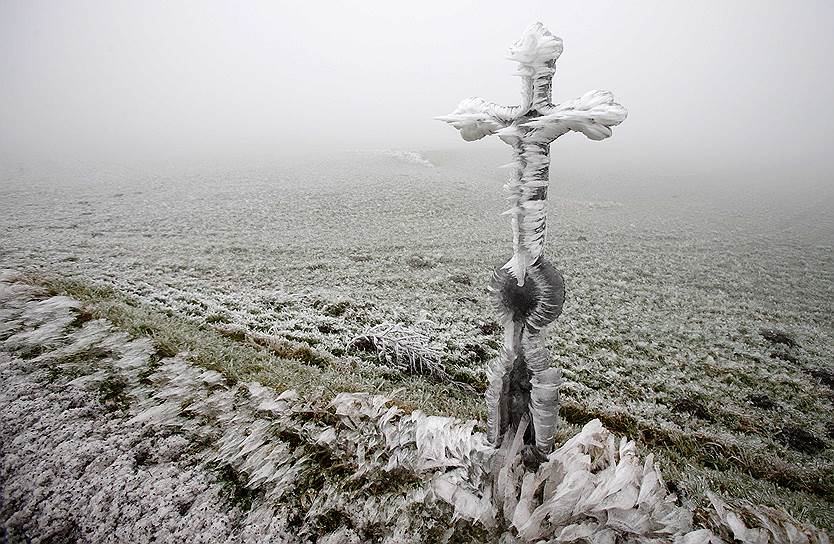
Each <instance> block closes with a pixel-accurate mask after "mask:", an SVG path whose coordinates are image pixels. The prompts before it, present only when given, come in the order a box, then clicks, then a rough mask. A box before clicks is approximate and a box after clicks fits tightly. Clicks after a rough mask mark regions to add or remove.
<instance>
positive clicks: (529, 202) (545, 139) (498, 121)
mask: <svg viewBox="0 0 834 544" xmlns="http://www.w3.org/2000/svg"><path fill="white" fill-rule="evenodd" d="M561 54H562V40H561V39H560V38H558V37H556V36H553V35H552V34H551V33H550V32H549V31H548V30H547V29H546V28H545V27H544V25H542V24H541V23H535V24H533V25H530V26H529V27H527V29H526V30H525V31H524V33H523V34H522V35H521V38H520V39H519V40H518V41H517V42H515V43H514V44H513V45H512V46H511V47H510V52H509V56H508V58H509V59H510V60H513V61H515V62H517V63H518V64H519V66H518V75H519V76H521V104H519V105H518V106H500V105H498V104H494V103H492V102H487V101H486V100H483V99H482V98H466V99H464V100H463V101H461V103H460V104H458V107H457V108H456V109H455V111H453V112H452V113H450V114H449V115H444V116H441V117H437V118H436V119H438V120H440V121H445V122H447V123H449V124H450V125H452V126H453V127H455V128H456V129H458V130H460V134H461V136H462V137H463V139H464V140H466V141H474V140H480V139H481V138H483V137H484V136H488V135H491V134H497V135H498V137H499V138H501V140H502V141H504V142H505V143H507V144H509V145H510V146H512V148H513V152H514V155H515V160H514V161H513V162H511V163H510V164H508V165H506V166H507V167H510V168H512V169H513V174H512V175H511V177H510V180H509V182H508V183H507V184H506V185H505V186H504V187H505V189H506V190H507V191H508V193H509V196H508V197H507V198H508V200H509V201H510V209H509V210H507V211H506V212H504V213H505V214H506V215H509V216H510V219H511V220H512V228H513V257H512V259H510V260H509V261H508V262H507V263H506V264H505V265H504V266H503V268H504V269H505V270H507V271H508V272H510V273H511V274H512V275H513V277H515V278H516V280H517V282H518V285H519V287H521V286H523V285H524V279H525V276H526V274H527V269H528V268H529V267H530V266H531V265H533V264H534V263H535V262H536V260H537V259H538V258H539V257H540V256H541V255H542V252H543V251H544V242H545V231H546V228H545V219H546V217H545V216H546V210H545V199H546V198H547V186H548V175H549V166H550V142H552V141H553V140H555V139H556V138H558V137H559V136H561V135H563V134H565V133H567V132H568V131H571V130H573V131H576V132H581V133H582V134H584V135H585V136H587V137H588V138H590V139H592V140H602V139H605V138H607V137H609V136H611V128H610V127H612V126H615V125H619V124H620V123H621V122H622V121H623V120H624V119H625V118H626V110H625V108H623V107H622V106H621V105H620V104H617V103H616V102H614V96H613V95H612V94H611V93H610V92H608V91H590V92H588V93H585V94H584V95H582V97H580V98H577V99H575V100H569V101H567V102H563V103H561V104H556V105H554V104H552V103H551V101H550V100H551V98H550V97H551V86H552V83H553V74H554V73H555V71H556V70H555V68H554V65H555V64H556V59H558V58H559V55H561Z"/></svg>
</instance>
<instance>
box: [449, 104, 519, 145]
mask: <svg viewBox="0 0 834 544" xmlns="http://www.w3.org/2000/svg"><path fill="white" fill-rule="evenodd" d="M517 110H518V107H517V106H499V105H498V104H494V103H492V102H487V101H486V100H484V99H483V98H478V97H474V98H464V99H463V100H461V102H460V104H458V107H457V108H455V111H453V112H452V113H450V114H448V115H441V116H440V117H435V119H437V120H438V121H445V122H446V123H449V124H450V125H452V126H453V127H454V128H456V129H458V130H459V131H460V135H461V137H462V138H463V139H464V140H466V141H467V142H471V141H474V140H480V139H481V138H483V137H484V136H489V135H491V134H495V133H496V132H498V131H499V130H501V129H502V128H505V127H506V126H508V125H509V124H510V123H512V120H513V118H514V117H515V116H516V115H517V114H518V111H517Z"/></svg>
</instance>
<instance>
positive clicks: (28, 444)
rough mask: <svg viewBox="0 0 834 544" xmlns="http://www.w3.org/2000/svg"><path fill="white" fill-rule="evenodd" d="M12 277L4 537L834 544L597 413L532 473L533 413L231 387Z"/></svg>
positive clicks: (5, 319) (4, 401)
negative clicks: (642, 449) (739, 497)
mask: <svg viewBox="0 0 834 544" xmlns="http://www.w3.org/2000/svg"><path fill="white" fill-rule="evenodd" d="M0 276H2V277H0V331H2V335H3V340H2V341H1V342H0V348H2V349H0V378H2V382H3V383H4V385H5V387H4V388H3V389H2V390H0V405H2V407H3V412H4V415H5V417H4V418H3V419H2V420H0V436H2V438H3V439H2V440H0V460H2V463H0V479H1V480H0V481H3V484H4V485H3V486H2V487H1V488H0V493H2V500H0V522H2V528H0V537H3V538H7V539H8V538H11V539H12V540H15V539H21V540H25V541H29V539H30V538H31V539H32V541H33V542H42V541H44V542H45V541H78V540H84V541H87V540H89V541H104V540H110V539H117V540H119V541H122V540H130V541H131V542H138V543H144V542H156V541H161V542H180V541H183V540H195V541H200V542H206V543H208V542H230V543H243V542H276V543H277V542H286V541H290V540H292V541H298V542H322V543H335V542H340V543H342V542H351V543H353V542H360V541H374V542H384V543H389V544H395V543H397V544H400V543H405V542H409V543H411V542H432V543H434V542H460V543H463V542H498V541H500V542H503V543H505V544H527V543H530V544H532V542H541V541H543V540H549V541H553V540H551V539H553V538H554V537H555V541H573V540H576V539H577V538H586V539H587V540H589V541H593V542H598V541H607V542H613V541H615V540H616V541H624V542H634V543H635V544H636V543H638V542H639V543H646V544H648V543H650V542H651V543H656V542H665V541H669V542H671V541H674V542H676V543H679V544H696V543H701V542H707V541H709V542H712V543H713V544H723V543H727V542H731V541H741V542H744V543H745V544H754V543H756V544H757V543H760V542H766V541H771V540H772V541H777V542H796V543H806V544H825V543H827V542H828V538H827V536H826V535H825V534H824V533H821V532H820V531H818V530H817V529H815V528H813V527H809V526H807V525H805V524H803V523H801V522H798V521H797V520H795V519H792V518H791V517H789V516H786V515H785V514H784V512H783V511H781V510H779V509H768V508H765V507H759V506H755V505H752V504H739V505H729V504H726V503H725V502H724V501H723V500H721V499H720V498H719V497H717V496H714V495H712V494H708V496H709V500H710V505H709V506H707V507H700V506H698V505H693V504H691V503H689V502H688V501H685V504H683V505H681V504H679V503H676V500H675V495H673V494H670V492H669V490H668V489H667V488H666V486H664V485H663V481H662V479H661V478H660V477H659V474H658V472H657V468H656V465H654V463H653V460H652V455H648V456H646V458H645V459H641V456H640V455H639V454H638V452H637V451H636V449H635V443H634V442H632V441H628V440H626V439H622V440H618V439H617V437H615V436H614V435H613V434H611V433H610V432H609V431H607V430H606V429H605V428H604V427H603V426H602V424H601V423H600V422H599V421H598V420H594V421H591V422H589V423H588V424H587V425H585V426H584V427H583V429H582V430H581V432H579V433H577V434H576V435H574V436H571V437H570V438H569V439H568V440H567V441H566V442H565V443H564V444H562V445H561V446H560V447H559V448H558V449H557V450H556V451H554V452H553V453H551V454H550V455H549V456H548V459H547V461H546V462H544V463H542V464H541V465H539V466H538V468H537V469H535V470H533V471H530V470H526V469H525V468H524V466H525V465H526V463H525V461H524V459H525V456H524V455H523V452H522V451H521V450H520V447H521V444H522V441H521V438H522V436H523V434H524V430H525V426H526V425H527V421H526V420H524V421H523V422H522V426H521V427H520V428H519V429H518V431H517V432H516V435H515V437H514V438H513V439H512V440H505V441H504V445H503V446H502V448H500V449H499V450H495V449H494V448H492V447H491V446H489V445H488V444H486V443H485V442H484V435H483V433H478V432H473V428H474V425H475V422H474V421H469V422H466V421H462V420H460V419H456V418H448V417H436V416H426V415H425V414H423V413H421V412H419V411H415V412H413V413H408V412H406V411H403V410H402V409H400V408H398V407H397V406H396V405H394V404H392V402H391V400H390V399H389V398H387V397H385V396H382V395H368V394H367V393H342V394H339V395H336V396H335V397H334V398H333V399H332V400H329V401H328V400H327V399H321V398H315V399H310V398H304V397H302V396H300V395H299V394H298V393H297V392H296V391H294V390H286V391H284V392H282V393H280V394H278V392H276V391H275V390H273V389H271V388H268V387H264V386H263V385H261V384H259V383H257V382H239V383H232V382H231V381H230V380H229V379H228V378H224V376H223V375H222V374H221V373H219V372H216V371H213V370H206V369H204V368H200V367H199V366H197V365H194V364H191V363H189V362H187V361H185V360H183V358H182V354H178V355H175V356H166V355H162V354H161V353H160V351H159V349H158V348H157V347H156V346H155V343H154V342H153V341H152V340H151V339H150V338H148V337H146V336H141V337H136V338H131V336H130V335H128V334H126V333H124V332H121V331H118V330H114V329H113V328H112V326H111V324H110V323H109V322H108V321H107V320H104V319H95V316H94V315H93V314H92V313H90V312H89V311H86V310H85V309H84V307H83V306H82V305H81V304H80V303H79V302H78V301H77V300H76V299H73V298H70V297H67V296H63V295H55V296H53V293H51V292H50V291H49V290H47V289H44V288H42V287H39V286H32V285H26V284H23V283H20V281H16V278H15V276H14V275H13V274H8V273H2V274H0ZM17 280H19V278H17ZM33 346H37V347H38V348H39V349H37V350H32V349H31V348H32V347H33ZM35 352H37V355H34V353H35ZM693 508H694V511H693ZM693 514H694V515H693ZM693 520H694V522H695V523H694V524H693ZM768 535H769V538H768Z"/></svg>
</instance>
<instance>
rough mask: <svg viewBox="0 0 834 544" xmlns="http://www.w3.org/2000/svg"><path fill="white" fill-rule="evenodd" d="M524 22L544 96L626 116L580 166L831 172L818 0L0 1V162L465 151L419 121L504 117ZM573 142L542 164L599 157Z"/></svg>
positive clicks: (826, 57)
mask: <svg viewBox="0 0 834 544" xmlns="http://www.w3.org/2000/svg"><path fill="white" fill-rule="evenodd" d="M536 20H540V21H542V22H543V23H544V24H545V25H546V26H548V27H549V28H550V30H551V31H552V32H553V33H554V34H556V35H558V36H561V37H562V39H563V40H564V43H565V52H564V53H563V55H562V58H561V59H560V60H559V62H558V64H557V74H556V82H555V85H554V100H555V101H559V100H564V99H569V98H574V97H576V96H579V95H581V94H582V93H584V92H585V91H587V90H590V89H595V88H598V89H609V90H612V91H613V92H614V93H615V95H616V96H617V98H618V100H619V101H620V102H621V103H622V104H623V105H625V106H626V107H627V108H628V110H629V118H628V119H627V120H626V122H625V123H624V124H623V125H622V126H621V127H618V128H616V129H615V130H614V136H613V138H612V139H610V140H609V141H606V142H605V143H604V145H605V146H607V147H606V148H605V150H606V151H605V153H598V157H597V154H594V155H588V156H593V157H596V158H597V159H598V160H602V161H605V160H608V161H621V160H624V159H626V158H627V159H628V160H629V161H632V162H637V163H639V164H646V165H649V164H657V163H663V164H669V165H679V166H680V167H681V168H690V167H693V166H694V165H698V164H705V163H707V164H728V165H735V166H737V167H744V166H746V165H751V166H752V165H755V166H756V167H757V168H759V169H761V168H765V169H766V168H768V167H770V166H778V167H784V166H786V165H787V166H791V165H803V166H804V167H811V169H812V171H814V172H817V173H819V174H820V175H828V174H829V173H830V172H831V170H832V169H831V166H832V164H834V160H832V151H831V146H832V143H833V142H832V140H833V139H832V133H833V132H834V129H832V127H833V126H834V73H832V72H834V68H833V67H834V63H832V52H834V32H832V28H834V2H814V1H811V0H806V1H802V2H788V1H784V2H770V1H768V2H765V1H755V2H754V1H732V2H726V1H702V2H677V1H676V2H671V1H657V2H654V1H653V2H648V1H640V2H589V1H585V2H573V1H570V2H569V1H561V0H560V1H554V0H551V1H547V2H507V1H502V2H491V1H477V2H476V1H471V2H462V1H461V2H454V1H420V2H396V1H392V0H388V1H384V2H382V1H380V2H377V1H370V0H363V1H355V2H321V1H318V2H316V1H308V2H254V1H248V2H243V1H241V2H219V1H193V2H185V1H132V2H124V1H112V0H99V1H80V0H74V1H53V2H37V1H32V0H20V1H9V0H0V156H3V157H5V158H12V159H17V158H20V157H28V158H29V159H32V158H34V159H38V158H41V157H48V158H55V157H81V158H116V159H118V158H131V159H140V160H142V159H154V158H164V159H174V160H177V159H200V158H202V157H214V158H217V157H224V158H246V157H249V156H260V157H263V156H270V155H275V156H279V155H285V154H292V153H298V152H300V151H301V150H302V149H304V148H305V147H311V146H313V147H315V148H317V149H320V150H323V151H325V152H326V151H327V149H329V148H331V147H332V148H365V147H374V148H385V147H396V148H404V149H436V148H444V147H451V146H463V145H464V142H462V141H460V138H459V137H458V135H457V134H456V132H455V131H454V130H453V129H451V128H449V127H448V126H446V125H444V124H443V123H440V122H437V121H434V120H432V117H433V116H435V115H441V114H444V113H447V112H449V111H451V110H452V109H453V108H454V107H455V105H456V104H457V103H458V101H459V100H460V99H462V98H464V97H466V96H471V95H480V96H483V97H484V98H486V99H488V100H493V101H496V102H502V103H507V104H512V103H515V102H516V101H517V100H518V91H517V87H518V80H517V79H516V78H515V77H514V76H513V75H512V73H513V70H514V66H513V64H512V63H511V62H510V61H507V60H505V59H504V54H505V52H506V50H507V48H508V46H509V45H510V44H511V43H512V42H513V41H514V40H515V39H516V38H517V37H518V35H519V34H520V33H521V31H522V30H523V29H524V28H525V27H526V26H527V25H528V24H529V23H531V22H534V21H536ZM563 140H564V141H563ZM583 140H584V138H581V137H580V136H577V135H572V136H566V137H564V138H563V139H562V140H560V141H557V142H555V143H554V150H553V152H554V154H557V153H560V152H561V153H582V154H585V153H587V151H585V150H586V146H591V147H593V146H594V145H603V144H595V143H592V142H588V141H583ZM465 145H468V146H473V145H485V146H489V145H496V146H498V145H500V143H484V142H478V143H477V144H472V143H469V144H465Z"/></svg>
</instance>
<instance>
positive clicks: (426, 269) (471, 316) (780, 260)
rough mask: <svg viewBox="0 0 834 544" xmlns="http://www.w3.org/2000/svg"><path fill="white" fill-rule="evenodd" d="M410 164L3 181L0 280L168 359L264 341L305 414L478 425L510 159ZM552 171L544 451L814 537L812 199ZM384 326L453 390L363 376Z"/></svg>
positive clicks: (823, 319)
mask: <svg viewBox="0 0 834 544" xmlns="http://www.w3.org/2000/svg"><path fill="white" fill-rule="evenodd" d="M424 156H425V158H426V159H427V160H428V161H430V162H431V164H433V166H429V164H426V163H425V162H422V160H415V156H412V155H403V154H393V153H382V152H356V153H348V154H344V155H341V156H338V157H336V158H332V159H329V160H328V161H326V162H316V163H311V164H304V163H302V162H300V161H295V162H287V163H282V164H274V165H269V166H252V167H245V168H237V169H232V168H226V169H218V168H208V167H206V168H194V169H192V170H187V171H182V170H180V171H172V170H165V169H162V168H159V169H156V170H155V173H154V174H148V173H147V172H140V171H133V170H130V169H115V168H112V169H104V170H102V169H84V168H78V169H77V170H76V171H67V170H65V169H61V170H55V171H47V170H45V169H44V170H40V171H32V170H25V169H20V168H14V167H9V168H6V169H4V171H3V178H2V183H0V268H10V269H15V270H18V271H23V272H26V273H27V274H29V276H30V277H31V278H32V281H33V282H41V283H46V284H49V285H51V286H52V287H53V288H54V289H56V290H58V291H60V290H61V289H65V290H69V289H76V290H77V289H79V287H78V286H85V287H84V288H85V289H86V288H89V287H97V288H102V287H107V288H109V289H108V290H104V289H98V290H89V291H85V292H87V293H88V300H87V301H86V302H89V303H90V304H91V305H99V307H100V311H101V312H104V313H106V312H107V311H108V307H110V308H112V305H111V306H108V304H111V303H113V301H123V300H129V301H130V305H131V307H134V308H139V309H141V310H142V311H144V312H146V314H145V315H148V316H158V318H159V319H160V320H164V319H169V318H170V319H171V320H173V321H171V322H172V323H182V324H183V327H184V328H183V329H182V330H183V331H184V332H182V333H180V338H181V337H182V335H183V334H191V332H189V331H204V332H205V331H207V333H209V334H211V335H214V336H213V337H212V338H214V337H216V338H217V342H224V343H228V344H229V345H230V346H232V347H230V348H229V349H236V348H235V346H247V347H251V345H252V344H253V342H252V339H253V338H255V339H260V340H261V341H260V344H261V346H264V345H266V346H267V347H269V346H272V348H273V349H272V351H271V352H270V356H269V357H271V358H264V359H263V360H261V363H263V362H264V361H266V362H268V363H269V364H273V365H282V364H286V363H287V361H286V360H285V359H286V358H289V359H291V360H292V364H293V365H294V366H293V367H292V368H293V369H294V370H293V373H294V376H291V377H286V378H283V377H281V372H280V371H279V370H280V369H279V370H276V372H275V374H274V376H275V377H274V380H273V381H274V385H276V386H280V385H282V384H285V381H282V380H289V379H293V380H296V382H294V383H293V384H292V385H293V386H297V385H298V383H303V382H304V381H305V379H307V378H306V374H305V373H306V372H309V380H308V381H309V386H310V391H311V392H312V391H315V392H317V393H316V394H330V395H332V394H334V393H335V392H338V391H345V390H350V389H351V384H352V383H355V384H356V389H357V390H368V389H369V388H376V389H375V390H371V391H370V392H373V393H383V394H386V395H389V396H393V397H394V398H397V399H402V401H403V404H404V405H408V406H410V407H412V408H420V409H423V410H425V411H427V412H428V413H436V414H444V415H452V416H456V417H461V418H464V419H466V418H470V417H475V418H481V419H483V408H482V397H481V394H480V392H481V390H482V387H483V377H482V373H481V369H482V367H483V364H484V363H485V361H487V360H489V359H490V358H491V357H493V356H495V355H496V348H497V347H498V346H499V340H500V338H499V335H500V331H499V328H498V327H497V324H496V323H495V322H494V321H493V310H492V306H491V302H490V298H489V293H488V292H487V290H486V285H487V283H488V280H489V277H490V275H491V270H492V268H493V267H495V266H498V265H500V264H503V262H504V261H505V260H506V258H507V257H508V255H509V247H510V243H509V240H508V236H509V235H508V233H509V229H508V226H507V224H506V221H505V219H504V218H502V217H501V216H500V215H499V214H500V213H501V212H502V211H503V210H504V208H505V206H504V202H503V201H502V198H501V184H502V182H503V177H502V176H503V174H502V172H501V171H500V170H497V169H496V168H494V166H496V165H499V164H501V163H502V162H506V161H505V160H504V159H505V157H504V156H503V155H501V154H500V153H499V152H480V153H479V152H473V153H467V154H466V155H464V154H461V153H459V152H446V151H444V152H440V151H436V152H426V153H425V154H424ZM417 159H419V156H417ZM559 168H560V167H559V165H558V164H556V165H554V168H553V172H552V174H551V179H552V182H551V189H550V197H549V206H550V216H549V240H548V247H547V255H548V258H549V260H551V261H552V262H554V263H555V264H556V265H557V267H558V268H559V269H561V270H562V271H563V273H564V275H565V279H566V284H567V301H566V303H565V310H564V314H563V315H562V316H561V317H560V318H559V320H557V322H556V323H555V325H554V326H553V327H552V329H551V331H550V332H549V334H548V335H547V342H548V343H549V346H550V348H551V351H552V353H553V355H554V357H555V360H556V364H557V365H559V366H560V367H561V368H562V369H563V372H564V376H565V378H566V384H565V386H564V387H563V389H562V398H563V407H562V416H563V418H564V420H565V431H564V432H563V434H562V439H564V438H565V437H566V436H569V435H570V434H573V433H574V432H576V430H577V429H578V428H579V427H578V426H580V425H582V424H584V423H586V422H587V421H589V420H590V419H593V418H599V419H601V420H602V422H603V423H604V424H605V425H606V426H607V427H608V428H610V429H612V430H614V431H616V432H619V433H621V434H625V435H628V436H629V437H631V438H633V439H635V440H636V441H637V445H638V447H639V448H646V449H647V451H654V452H655V453H656V455H657V458H658V463H659V464H660V466H661V468H662V470H663V472H664V475H665V476H666V479H667V481H669V482H670V484H671V485H672V486H674V489H675V490H676V491H677V492H679V494H680V496H681V497H682V499H683V500H699V499H698V497H700V496H702V494H703V491H704V490H705V489H706V488H710V489H712V490H714V491H717V492H720V493H722V494H723V495H725V496H726V497H728V498H730V499H747V500H750V501H752V502H755V503H761V504H767V505H774V506H780V507H784V508H785V509H787V510H788V511H789V512H790V513H792V514H793V515H795V516H796V517H798V518H800V519H805V520H808V521H811V522H813V523H816V524H817V525H820V526H823V527H832V526H834V515H832V511H834V504H832V503H833V502H834V498H833V497H834V408H832V403H834V389H832V388H834V367H832V365H833V364H834V363H832V354H834V307H832V304H833V302H832V301H834V294H832V285H834V218H832V213H831V210H832V209H834V201H832V198H831V194H830V193H826V194H822V195H819V196H818V197H817V198H815V197H814V195H812V194H804V193H803V194H798V195H797V194H789V193H787V192H785V193H780V194H779V195H776V194H768V193H767V192H766V191H760V190H757V189H755V188H754V187H753V186H752V185H748V186H746V187H747V189H737V190H736V191H735V192H732V193H731V192H729V191H724V190H722V189H721V187H720V184H716V183H705V184H704V185H705V186H703V187H702V186H700V185H699V184H698V180H697V179H693V180H692V183H690V184H680V183H678V184H675V186H676V187H678V189H676V191H672V190H669V189H665V188H664V184H663V182H662V180H641V179H639V178H636V177H634V176H633V175H631V176H630V177H627V179H622V180H619V179H611V177H610V176H609V177H607V178H606V179H605V180H604V181H603V180H600V179H594V178H590V179H589V178H585V177H583V176H581V175H580V173H576V172H570V173H563V172H560V170H559ZM563 174H564V177H565V178H566V180H567V181H561V178H562V176H563ZM682 186H685V187H689V188H688V189H681V188H680V187H682ZM67 280H72V282H71V283H70V282H68V281H67ZM76 294H77V292H76ZM137 311H138V310H137ZM386 323H388V324H400V325H402V326H405V327H408V328H411V329H414V330H416V331H420V332H421V333H423V334H424V335H425V336H426V337H427V339H428V341H429V342H430V344H431V346H432V347H434V348H436V349H437V350H438V351H439V352H440V353H441V354H442V362H443V363H444V364H445V366H446V369H447V372H448V373H449V375H450V376H451V377H452V379H454V380H456V381H458V382H462V383H463V384H464V385H463V386H456V385H450V384H448V383H444V382H441V381H438V379H437V378H436V377H432V376H428V377H419V376H418V377H414V376H410V377H402V376H400V375H399V373H398V372H396V371H394V370H389V369H380V368H378V363H377V362H376V360H375V358H374V357H373V354H371V353H369V352H368V351H367V349H366V348H367V346H363V345H362V343H361V342H355V341H354V339H355V338H356V337H357V336H359V335H361V334H362V333H363V331H366V330H367V329H368V328H369V327H371V326H374V325H379V324H386ZM188 327H192V328H188ZM779 332H786V333H787V335H786V336H782V335H780V334H778V333H779ZM763 333H764V334H763ZM264 339H266V340H264ZM270 341H271V342H272V344H270ZM276 346H277V349H276ZM363 348H365V349H363ZM199 349H200V346H199V345H198V346H195V347H194V351H199ZM276 354H277V355H278V356H275V355H276ZM230 357H231V356H230ZM230 360H231V359H230ZM225 363H227V361H216V362H215V364H216V365H217V366H218V367H221V368H222V367H223V365H224V364H225ZM262 370H263V369H262ZM230 371H231V372H235V371H238V370H237V369H236V368H231V369H230ZM239 372H240V373H242V374H243V373H245V370H240V371H239ZM264 372H266V373H267V374H268V373H269V369H268V368H267V369H266V370H264ZM351 373H355V376H356V378H355V380H354V378H353V377H352V374H351ZM242 377H243V376H242ZM360 377H361V379H360ZM262 381H268V380H262ZM398 388H401V389H399V390H398V391H395V390H397V389H398Z"/></svg>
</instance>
